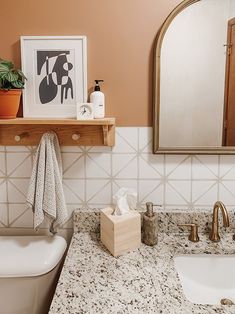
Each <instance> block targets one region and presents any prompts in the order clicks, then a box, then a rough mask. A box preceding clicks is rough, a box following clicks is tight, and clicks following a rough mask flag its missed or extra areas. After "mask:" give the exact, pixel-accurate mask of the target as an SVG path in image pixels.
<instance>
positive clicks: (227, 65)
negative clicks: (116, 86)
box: [154, 0, 235, 154]
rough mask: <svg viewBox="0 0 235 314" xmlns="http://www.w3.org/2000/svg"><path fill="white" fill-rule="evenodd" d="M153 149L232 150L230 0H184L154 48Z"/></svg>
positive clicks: (234, 19)
mask: <svg viewBox="0 0 235 314" xmlns="http://www.w3.org/2000/svg"><path fill="white" fill-rule="evenodd" d="M154 87H155V99H154V153H177V154H178V153H187V154H188V153H197V154H235V0H191V1H190V0H186V1H183V2H182V3H181V4H180V5H179V6H178V7H176V8H175V10H174V11H173V12H172V13H171V14H170V15H169V17H168V18H167V20H166V21H165V23H164V24H163V26H162V28H161V30H160V32H159V34H158V37H157V42H156V47H155V83H154Z"/></svg>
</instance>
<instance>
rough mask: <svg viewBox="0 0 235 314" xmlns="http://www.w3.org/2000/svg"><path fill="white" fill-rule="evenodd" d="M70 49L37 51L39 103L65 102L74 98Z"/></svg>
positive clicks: (72, 64)
mask: <svg viewBox="0 0 235 314" xmlns="http://www.w3.org/2000/svg"><path fill="white" fill-rule="evenodd" d="M74 66H75V65H74V60H73V56H72V51H68V50H67V51H66V50H61V51H60V50H59V51H37V78H36V81H37V89H36V92H37V93H38V98H39V101H40V103H41V104H55V103H56V104H66V103H69V104H71V103H73V100H74Z"/></svg>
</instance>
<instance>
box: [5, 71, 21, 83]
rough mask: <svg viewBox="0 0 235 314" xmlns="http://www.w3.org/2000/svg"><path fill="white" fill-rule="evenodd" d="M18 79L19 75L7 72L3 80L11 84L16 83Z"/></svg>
mask: <svg viewBox="0 0 235 314" xmlns="http://www.w3.org/2000/svg"><path fill="white" fill-rule="evenodd" d="M18 78H19V75H18V74H17V73H14V72H11V71H10V72H8V73H7V75H6V76H5V80H8V81H9V82H11V83H12V82H15V81H17V80H18Z"/></svg>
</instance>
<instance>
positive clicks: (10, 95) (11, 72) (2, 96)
mask: <svg viewBox="0 0 235 314" xmlns="http://www.w3.org/2000/svg"><path fill="white" fill-rule="evenodd" d="M25 80H26V77H25V75H24V74H23V72H22V71H21V70H18V69H15V66H14V64H13V63H12V62H11V61H7V60H3V59H1V58H0V119H13V118H16V115H17V112H18V110H19V106H20V97H21V93H22V89H23V88H24V84H25Z"/></svg>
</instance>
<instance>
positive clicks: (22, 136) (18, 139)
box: [15, 132, 29, 142]
mask: <svg viewBox="0 0 235 314" xmlns="http://www.w3.org/2000/svg"><path fill="white" fill-rule="evenodd" d="M28 135H29V133H27V132H24V133H21V134H18V135H16V136H15V141H16V142H20V141H21V140H22V139H23V138H24V137H27V136H28Z"/></svg>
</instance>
